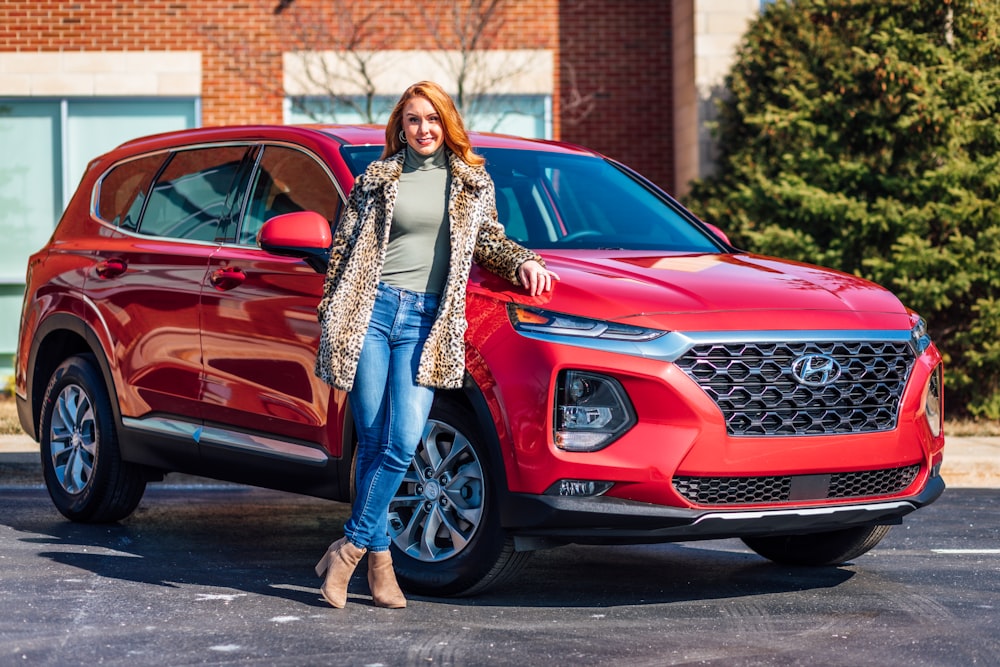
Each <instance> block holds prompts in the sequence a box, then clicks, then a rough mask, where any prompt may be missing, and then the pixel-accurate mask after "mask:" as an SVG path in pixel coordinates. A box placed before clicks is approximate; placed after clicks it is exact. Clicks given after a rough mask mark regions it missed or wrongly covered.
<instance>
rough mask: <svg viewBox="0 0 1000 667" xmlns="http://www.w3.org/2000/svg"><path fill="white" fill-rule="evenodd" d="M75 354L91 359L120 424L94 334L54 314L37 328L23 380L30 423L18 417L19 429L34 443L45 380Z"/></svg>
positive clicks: (104, 358)
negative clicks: (22, 429) (25, 379)
mask: <svg viewBox="0 0 1000 667" xmlns="http://www.w3.org/2000/svg"><path fill="white" fill-rule="evenodd" d="M76 354H92V355H93V356H94V358H95V360H96V361H97V366H98V368H99V369H100V371H101V377H102V379H103V380H104V387H105V389H106V390H107V392H108V397H109V398H110V401H111V409H112V411H113V413H114V419H115V423H116V424H121V410H120V407H119V405H118V394H117V391H116V389H115V388H116V383H115V381H114V375H113V373H112V370H111V365H110V363H109V362H108V357H107V355H106V354H105V352H104V346H103V345H101V342H100V339H99V338H98V336H97V333H96V332H95V331H94V330H93V329H92V328H91V327H90V325H88V324H87V323H86V322H85V321H83V320H82V319H80V318H79V317H77V316H75V315H71V314H69V313H55V314H53V315H50V316H49V317H47V318H46V319H45V320H44V321H43V322H42V323H41V324H40V325H39V326H38V329H37V330H36V331H35V335H34V339H33V341H32V345H31V349H30V352H29V354H28V368H29V369H31V372H30V373H29V374H28V376H27V383H26V385H27V395H28V409H29V411H30V415H27V416H29V417H30V423H25V421H26V420H25V419H24V418H23V417H22V418H21V426H22V428H24V430H25V431H26V432H27V433H28V435H29V436H31V437H32V439H34V440H36V441H37V440H39V438H40V435H41V434H40V433H39V432H38V423H39V419H40V418H41V411H42V401H43V399H44V397H45V388H46V387H47V386H48V383H49V378H51V377H52V373H53V372H54V371H55V370H56V368H58V367H59V364H61V363H62V362H63V361H65V360H66V359H68V358H69V357H71V356H73V355H76ZM29 426H30V430H29V428H28V427H29Z"/></svg>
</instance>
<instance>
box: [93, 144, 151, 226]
mask: <svg viewBox="0 0 1000 667" xmlns="http://www.w3.org/2000/svg"><path fill="white" fill-rule="evenodd" d="M165 157H166V154H165V153H161V154H159V155H150V156H148V157H144V158H139V159H138V160H130V161H129V162H125V163H122V164H120V165H118V166H117V167H115V168H114V169H112V170H111V171H110V172H108V174H107V176H105V177H104V178H103V179H101V184H100V186H99V188H100V190H99V194H98V198H97V216H98V217H99V218H101V219H102V220H104V221H106V222H110V223H111V224H113V225H118V226H119V227H121V228H123V229H129V230H132V231H135V229H136V227H138V225H139V213H140V212H141V211H142V205H143V203H145V201H146V198H147V197H148V196H149V188H150V186H151V185H152V183H153V177H154V176H155V175H156V171H157V170H158V169H159V168H160V165H161V164H163V160H164V158H165Z"/></svg>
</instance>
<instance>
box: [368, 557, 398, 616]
mask: <svg viewBox="0 0 1000 667" xmlns="http://www.w3.org/2000/svg"><path fill="white" fill-rule="evenodd" d="M368 587H369V588H371V589H372V599H373V600H374V601H375V606H376V607H388V608H389V609H402V608H403V607H405V606H406V598H405V597H404V596H403V591H402V590H400V588H399V584H398V583H397V582H396V572H395V571H394V570H393V569H392V555H390V554H389V552H388V551H371V552H369V553H368Z"/></svg>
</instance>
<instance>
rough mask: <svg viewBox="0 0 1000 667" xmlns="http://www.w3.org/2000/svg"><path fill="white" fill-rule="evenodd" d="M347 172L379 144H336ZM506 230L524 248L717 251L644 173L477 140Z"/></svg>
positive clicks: (372, 155) (357, 169) (361, 165)
mask: <svg viewBox="0 0 1000 667" xmlns="http://www.w3.org/2000/svg"><path fill="white" fill-rule="evenodd" d="M341 151H342V153H343V155H344V159H345V161H346V162H347V164H348V166H349V167H350V169H351V171H352V173H354V174H360V173H361V172H363V171H364V169H365V167H367V166H368V164H369V163H370V162H371V161H372V160H375V159H377V158H378V156H379V155H380V153H381V147H378V146H345V147H344V148H342V149H341ZM476 152H477V153H479V154H480V155H482V156H483V157H485V158H486V170H487V171H488V172H489V174H490V176H491V177H492V178H493V182H494V184H495V185H496V193H497V214H498V216H499V218H500V222H501V223H502V224H503V225H504V226H505V228H506V229H507V233H508V235H509V236H510V237H511V238H512V239H514V240H516V241H518V242H520V243H523V244H524V245H526V246H528V247H529V248H537V249H548V248H572V249H601V248H620V249H623V250H650V251H676V252H698V253H702V252H720V251H721V250H722V248H721V246H720V245H719V243H718V242H717V241H716V240H715V239H714V237H712V236H711V234H710V233H709V232H708V231H706V230H704V229H702V228H701V227H700V226H698V225H696V224H695V223H694V222H692V219H693V217H692V216H690V215H689V214H686V212H685V211H684V210H683V209H682V208H681V207H680V206H679V205H677V204H675V203H672V202H670V200H669V198H667V197H666V196H664V195H663V194H662V193H660V192H657V191H656V190H655V188H651V187H649V186H648V185H646V184H645V183H644V182H643V181H642V180H641V179H639V178H636V177H634V176H633V175H632V174H630V173H628V172H627V171H625V170H623V169H620V168H619V167H617V166H615V165H614V164H612V163H611V162H609V161H608V160H605V159H602V158H600V157H594V156H588V155H571V154H564V153H555V152H548V151H535V150H516V149H506V148H479V149H476Z"/></svg>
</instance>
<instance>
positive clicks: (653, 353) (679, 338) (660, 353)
mask: <svg viewBox="0 0 1000 667" xmlns="http://www.w3.org/2000/svg"><path fill="white" fill-rule="evenodd" d="M612 321H613V320H612ZM515 331H517V333H518V334H519V335H521V336H524V337H525V338H530V339H532V340H538V341H542V342H545V343H556V344H559V345H570V346H572V347H581V348H584V349H588V350H598V351H601V352H610V353H612V354H625V355H628V356H631V357H641V358H643V359H652V360H654V361H664V362H674V361H677V360H678V359H680V358H681V357H682V356H684V354H685V353H687V352H688V351H689V350H690V349H691V348H693V347H694V346H696V345H701V344H704V343H717V344H720V345H725V344H729V343H770V342H774V343H797V342H802V343H810V342H830V341H866V342H871V341H893V342H895V341H901V342H907V343H908V342H910V340H911V336H910V330H909V329H905V330H898V329H889V330H879V329H873V330H869V329H844V330H833V331H828V330H815V331H811V330H794V331H698V332H688V333H682V332H680V331H670V332H668V333H666V334H665V335H663V336H661V337H659V338H656V339H654V340H649V341H642V342H638V343H636V342H632V341H623V340H609V339H602V338H582V337H580V336H566V335H559V334H551V333H550V334H544V333H538V332H531V331H523V330H521V331H518V330H517V329H515Z"/></svg>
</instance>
